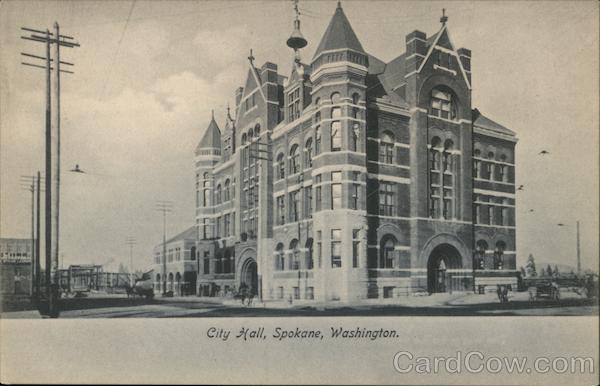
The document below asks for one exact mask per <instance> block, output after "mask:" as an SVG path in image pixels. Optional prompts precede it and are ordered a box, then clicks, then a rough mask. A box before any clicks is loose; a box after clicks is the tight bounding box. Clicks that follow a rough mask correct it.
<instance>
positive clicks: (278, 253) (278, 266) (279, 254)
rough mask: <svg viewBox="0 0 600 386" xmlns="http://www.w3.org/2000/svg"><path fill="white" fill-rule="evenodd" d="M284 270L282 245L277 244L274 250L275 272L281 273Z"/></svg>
mask: <svg viewBox="0 0 600 386" xmlns="http://www.w3.org/2000/svg"><path fill="white" fill-rule="evenodd" d="M284 269H285V255H284V253H283V244H282V243H279V244H277V248H275V270H276V271H283V270H284Z"/></svg>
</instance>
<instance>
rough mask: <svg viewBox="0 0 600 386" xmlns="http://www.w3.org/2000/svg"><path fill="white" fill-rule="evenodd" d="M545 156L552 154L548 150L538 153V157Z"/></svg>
mask: <svg viewBox="0 0 600 386" xmlns="http://www.w3.org/2000/svg"><path fill="white" fill-rule="evenodd" d="M545 154H550V152H549V151H548V150H542V151H540V152H539V153H538V155H545Z"/></svg>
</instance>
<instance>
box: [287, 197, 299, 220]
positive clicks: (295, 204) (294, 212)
mask: <svg viewBox="0 0 600 386" xmlns="http://www.w3.org/2000/svg"><path fill="white" fill-rule="evenodd" d="M299 192H300V191H299V190H296V191H295V192H291V193H290V215H289V218H290V222H296V221H298V220H299V213H298V210H299V201H298V200H299V197H298V195H299Z"/></svg>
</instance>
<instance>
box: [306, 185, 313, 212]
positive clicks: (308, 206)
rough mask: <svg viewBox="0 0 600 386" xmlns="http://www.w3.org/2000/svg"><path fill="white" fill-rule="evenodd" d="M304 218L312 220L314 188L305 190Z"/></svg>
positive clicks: (310, 187)
mask: <svg viewBox="0 0 600 386" xmlns="http://www.w3.org/2000/svg"><path fill="white" fill-rule="evenodd" d="M304 218H312V186H307V187H305V188H304Z"/></svg>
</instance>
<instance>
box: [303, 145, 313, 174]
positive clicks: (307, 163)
mask: <svg viewBox="0 0 600 386" xmlns="http://www.w3.org/2000/svg"><path fill="white" fill-rule="evenodd" d="M304 151H305V153H304V167H305V168H312V138H309V139H308V140H307V141H306V145H305V146H304Z"/></svg>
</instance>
